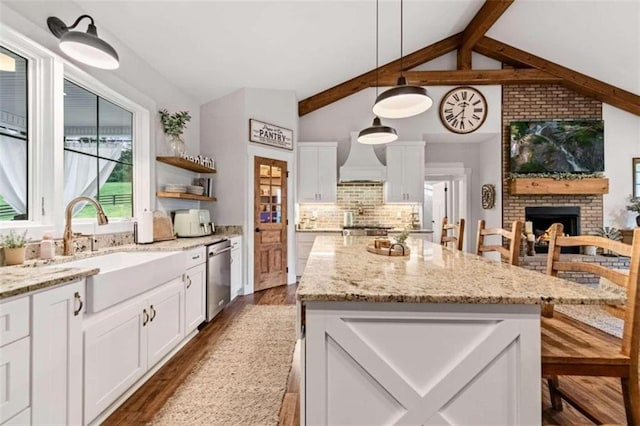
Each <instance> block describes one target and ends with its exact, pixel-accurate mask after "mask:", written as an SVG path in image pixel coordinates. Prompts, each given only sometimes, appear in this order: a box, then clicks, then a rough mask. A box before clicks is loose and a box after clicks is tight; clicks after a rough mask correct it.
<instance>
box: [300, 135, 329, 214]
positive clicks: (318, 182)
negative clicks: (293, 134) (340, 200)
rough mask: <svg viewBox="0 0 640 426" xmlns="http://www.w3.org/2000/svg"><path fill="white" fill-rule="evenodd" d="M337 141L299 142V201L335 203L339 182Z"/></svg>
mask: <svg viewBox="0 0 640 426" xmlns="http://www.w3.org/2000/svg"><path fill="white" fill-rule="evenodd" d="M337 147H338V144H337V143H336V142H318V143H315V142H313V143H312V142H304V143H299V144H298V200H297V201H298V202H299V203H335V202H336V194H337V184H338V173H337V170H338V156H337Z"/></svg>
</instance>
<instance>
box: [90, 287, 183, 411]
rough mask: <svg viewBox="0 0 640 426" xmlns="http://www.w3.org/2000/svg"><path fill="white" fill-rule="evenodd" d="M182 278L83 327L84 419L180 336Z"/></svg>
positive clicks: (105, 404) (110, 400) (115, 395)
mask: <svg viewBox="0 0 640 426" xmlns="http://www.w3.org/2000/svg"><path fill="white" fill-rule="evenodd" d="M183 309H184V283H183V281H182V279H180V278H176V279H174V280H172V281H170V282H168V283H167V284H164V285H162V286H161V287H159V288H158V289H157V290H154V291H153V292H150V293H147V294H145V295H141V296H139V297H137V298H136V299H134V300H132V301H130V302H126V303H122V304H120V305H117V306H114V307H112V308H109V309H107V310H105V311H103V312H101V313H100V314H97V315H95V316H94V317H93V318H91V320H90V321H89V322H88V324H86V325H85V328H84V355H85V359H84V389H85V395H84V414H85V417H84V421H85V423H89V422H91V421H92V420H93V419H95V418H96V416H98V414H100V413H101V412H102V411H103V410H105V409H106V408H107V407H109V405H110V404H111V403H113V402H114V401H115V400H116V399H117V398H118V397H120V395H121V394H123V393H124V392H125V391H126V390H127V389H128V388H129V387H130V386H131V385H133V384H134V383H136V381H138V379H139V378H141V377H142V376H143V375H144V374H145V373H146V372H147V370H148V369H149V368H151V367H153V365H154V364H155V363H157V362H158V361H160V360H161V359H162V358H163V357H164V356H165V355H167V354H168V353H169V352H170V351H171V350H172V349H173V348H174V347H175V346H177V345H178V343H180V342H181V341H182V339H183V338H184V311H183Z"/></svg>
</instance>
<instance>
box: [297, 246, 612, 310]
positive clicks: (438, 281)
mask: <svg viewBox="0 0 640 426" xmlns="http://www.w3.org/2000/svg"><path fill="white" fill-rule="evenodd" d="M373 240H374V238H373V237H342V236H331V235H323V236H319V237H317V238H316V240H315V243H314V245H313V249H312V250H311V253H310V255H309V259H308V261H307V264H306V267H305V270H304V274H303V275H302V279H301V280H300V284H299V286H298V290H297V298H298V300H301V301H303V302H304V301H343V302H344V301H362V302H405V303H487V304H496V303H504V304H545V303H557V304H576V305H580V304H585V305H591V304H604V303H609V304H622V303H624V298H623V297H621V296H619V295H615V294H612V293H609V292H606V291H604V290H600V289H595V288H591V287H588V286H584V285H580V284H576V283H573V282H570V281H567V280H563V279H560V278H555V277H551V276H548V275H543V274H541V273H539V272H535V271H531V270H528V269H524V268H520V267H517V266H511V265H507V264H504V263H500V262H496V261H492V260H489V259H484V258H481V257H479V256H476V255H475V254H469V253H463V252H460V251H456V250H452V249H447V248H444V247H442V246H440V245H438V244H434V243H431V242H428V241H422V240H416V239H409V240H407V242H408V245H409V247H410V249H411V255H410V256H407V257H401V256H393V257H390V256H381V255H377V254H373V253H369V252H367V251H366V245H367V244H371V243H372V242H373Z"/></svg>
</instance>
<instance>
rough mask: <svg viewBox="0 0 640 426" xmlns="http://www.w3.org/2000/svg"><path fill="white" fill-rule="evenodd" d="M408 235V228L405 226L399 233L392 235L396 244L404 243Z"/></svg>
mask: <svg viewBox="0 0 640 426" xmlns="http://www.w3.org/2000/svg"><path fill="white" fill-rule="evenodd" d="M408 237H409V229H408V228H405V229H404V230H403V231H402V232H401V233H399V234H398V235H397V236H395V237H393V239H394V240H396V243H398V244H404V242H405V241H406V240H407V238H408Z"/></svg>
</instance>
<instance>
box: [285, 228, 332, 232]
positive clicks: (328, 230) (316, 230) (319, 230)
mask: <svg viewBox="0 0 640 426" xmlns="http://www.w3.org/2000/svg"><path fill="white" fill-rule="evenodd" d="M296 232H342V228H318V229H296Z"/></svg>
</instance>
